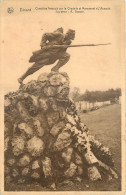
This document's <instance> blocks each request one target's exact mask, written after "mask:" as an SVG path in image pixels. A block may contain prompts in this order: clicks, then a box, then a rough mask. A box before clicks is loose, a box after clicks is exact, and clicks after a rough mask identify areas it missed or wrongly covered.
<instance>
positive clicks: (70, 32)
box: [66, 29, 75, 39]
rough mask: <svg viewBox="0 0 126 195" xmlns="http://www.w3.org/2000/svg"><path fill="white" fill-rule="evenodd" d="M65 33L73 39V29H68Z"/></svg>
mask: <svg viewBox="0 0 126 195" xmlns="http://www.w3.org/2000/svg"><path fill="white" fill-rule="evenodd" d="M66 35H67V36H69V37H70V38H71V39H74V38H75V30H72V29H69V30H68V31H67V32H66Z"/></svg>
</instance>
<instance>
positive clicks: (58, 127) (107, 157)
mask: <svg viewBox="0 0 126 195" xmlns="http://www.w3.org/2000/svg"><path fill="white" fill-rule="evenodd" d="M69 90H70V87H69V77H68V75H67V74H66V73H62V72H60V73H59V72H51V73H49V74H46V73H43V74H41V75H40V76H39V77H38V80H37V81H36V80H32V81H30V82H28V83H27V84H24V85H23V86H21V87H20V88H19V90H18V91H16V92H12V93H9V94H7V95H5V183H6V182H7V181H13V182H15V183H18V184H21V183H29V182H30V183H31V182H33V181H36V182H40V183H41V184H42V185H43V186H46V185H50V186H51V185H52V184H56V185H58V183H59V182H63V181H65V180H72V181H74V179H77V178H79V179H78V180H79V181H82V180H84V179H87V180H91V181H96V180H102V179H105V178H107V179H112V178H118V176H117V173H116V171H115V169H114V162H113V160H112V155H111V153H110V151H109V149H108V148H106V147H104V146H103V145H102V144H101V143H99V141H96V140H95V138H94V137H93V136H91V135H88V128H87V127H86V125H85V124H83V123H82V122H81V121H80V118H79V117H78V115H77V112H76V108H75V105H74V102H73V101H72V100H71V99H70V98H69Z"/></svg>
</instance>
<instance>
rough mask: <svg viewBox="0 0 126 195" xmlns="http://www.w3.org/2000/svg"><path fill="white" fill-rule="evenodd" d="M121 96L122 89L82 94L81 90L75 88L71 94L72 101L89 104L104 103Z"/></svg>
mask: <svg viewBox="0 0 126 195" xmlns="http://www.w3.org/2000/svg"><path fill="white" fill-rule="evenodd" d="M120 95H121V89H120V88H117V89H113V88H111V89H108V90H106V91H88V90H86V91H85V93H80V89H79V88H78V87H75V88H74V89H73V91H72V92H71V97H72V99H73V100H74V101H75V102H76V101H89V102H96V101H98V102H103V101H108V100H111V99H115V98H119V96H120Z"/></svg>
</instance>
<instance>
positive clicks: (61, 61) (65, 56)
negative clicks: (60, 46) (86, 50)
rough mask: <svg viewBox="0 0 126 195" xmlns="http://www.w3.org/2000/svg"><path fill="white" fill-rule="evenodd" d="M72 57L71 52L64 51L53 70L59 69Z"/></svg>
mask: <svg viewBox="0 0 126 195" xmlns="http://www.w3.org/2000/svg"><path fill="white" fill-rule="evenodd" d="M69 59H70V54H69V53H64V54H63V55H62V56H61V57H59V61H58V63H57V64H56V65H55V66H54V67H53V68H52V69H51V71H58V70H59V68H61V67H62V66H63V65H65V64H66V63H67V62H68V61H69Z"/></svg>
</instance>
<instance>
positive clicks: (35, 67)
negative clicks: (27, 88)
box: [18, 59, 49, 84]
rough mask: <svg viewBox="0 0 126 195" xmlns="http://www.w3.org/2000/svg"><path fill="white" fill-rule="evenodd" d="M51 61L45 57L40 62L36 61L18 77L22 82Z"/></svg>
mask: <svg viewBox="0 0 126 195" xmlns="http://www.w3.org/2000/svg"><path fill="white" fill-rule="evenodd" d="M48 62H49V60H48V59H43V60H41V61H39V62H36V63H34V64H33V65H32V66H31V67H30V68H28V70H27V71H26V72H25V73H24V74H23V75H22V76H21V77H20V78H19V79H18V82H19V83H20V84H22V82H23V80H24V79H25V78H26V77H27V76H29V75H31V74H33V73H34V72H36V71H37V70H39V69H40V68H42V67H43V66H44V65H45V64H47V63H48Z"/></svg>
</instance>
